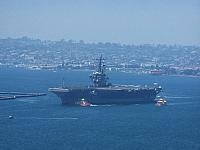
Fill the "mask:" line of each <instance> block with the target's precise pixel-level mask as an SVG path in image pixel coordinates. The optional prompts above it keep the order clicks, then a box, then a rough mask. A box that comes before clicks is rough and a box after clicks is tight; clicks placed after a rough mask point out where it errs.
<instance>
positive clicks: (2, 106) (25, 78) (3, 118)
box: [0, 68, 200, 150]
mask: <svg viewBox="0 0 200 150" xmlns="http://www.w3.org/2000/svg"><path fill="white" fill-rule="evenodd" d="M90 73H91V72H89V71H57V72H53V71H31V70H23V69H5V68H4V69H3V68H1V69H0V89H1V90H0V91H20V92H45V93H47V96H43V97H34V98H25V99H24V98H22V99H17V100H13V101H0V150H23V149H24V150H25V149H26V150H55V149H56V150H102V149H105V150H129V149H130V150H133V149H137V150H146V149H147V150H179V149H180V150H199V149H200V78H191V77H172V76H149V75H134V74H131V73H119V72H110V73H109V76H110V78H111V82H114V83H118V84H136V85H137V84H142V85H144V84H152V83H154V82H158V83H159V84H161V85H162V87H163V91H164V92H163V93H161V95H162V96H166V98H167V100H168V103H169V104H168V106H162V107H156V106H155V105H154V104H143V105H142V104H141V105H125V106H116V105H113V106H95V107H72V106H70V107H69V106H63V105H61V102H60V100H59V99H58V98H57V97H56V96H55V95H54V94H52V93H49V92H48V91H47V89H48V88H49V87H55V86H60V85H61V80H62V78H63V77H64V79H65V84H66V85H88V84H89V79H88V75H89V74H90ZM9 115H12V116H14V119H9V118H8V116H9Z"/></svg>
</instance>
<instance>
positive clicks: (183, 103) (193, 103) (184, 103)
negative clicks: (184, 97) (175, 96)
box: [168, 102, 200, 106]
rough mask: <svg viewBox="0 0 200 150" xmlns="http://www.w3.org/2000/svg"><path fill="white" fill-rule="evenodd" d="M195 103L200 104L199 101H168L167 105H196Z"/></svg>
mask: <svg viewBox="0 0 200 150" xmlns="http://www.w3.org/2000/svg"><path fill="white" fill-rule="evenodd" d="M196 104H200V103H199V102H180V103H173V102H172V103H169V104H168V105H171V106H173V105H196Z"/></svg>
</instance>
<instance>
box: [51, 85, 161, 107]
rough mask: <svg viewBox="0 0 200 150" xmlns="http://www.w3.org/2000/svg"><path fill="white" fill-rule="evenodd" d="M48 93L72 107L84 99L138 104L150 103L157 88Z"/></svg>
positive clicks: (98, 102) (97, 89) (67, 90)
mask: <svg viewBox="0 0 200 150" xmlns="http://www.w3.org/2000/svg"><path fill="white" fill-rule="evenodd" d="M49 91H51V92H53V93H55V94H56V95H57V96H58V97H60V99H61V101H62V104H64V105H74V104H76V103H77V102H80V100H81V99H83V98H84V99H85V100H86V101H88V102H90V103H91V104H97V105H102V104H140V103H152V102H154V99H155V98H156V95H157V94H158V93H159V92H160V91H161V89H159V88H155V87H152V88H124V87H123V88H119V87H106V88H91V87H85V88H84V87H83V88H50V89H49Z"/></svg>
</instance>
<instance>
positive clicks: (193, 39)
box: [0, 0, 200, 45]
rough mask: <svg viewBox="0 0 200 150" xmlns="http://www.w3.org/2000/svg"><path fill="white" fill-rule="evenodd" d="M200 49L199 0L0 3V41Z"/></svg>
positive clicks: (26, 0) (19, 0) (10, 0)
mask: <svg viewBox="0 0 200 150" xmlns="http://www.w3.org/2000/svg"><path fill="white" fill-rule="evenodd" d="M22 36H28V37H33V38H40V39H50V40H60V39H67V40H68V39H74V40H85V41H86V42H107V41H108V42H120V43H127V44H143V43H155V44H158V43H163V44H164V43H165V44H182V45H200V0H0V38H6V37H22Z"/></svg>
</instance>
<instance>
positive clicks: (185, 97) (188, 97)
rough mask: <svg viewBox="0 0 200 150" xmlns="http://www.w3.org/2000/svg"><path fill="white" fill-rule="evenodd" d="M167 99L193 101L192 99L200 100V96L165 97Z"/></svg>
mask: <svg viewBox="0 0 200 150" xmlns="http://www.w3.org/2000/svg"><path fill="white" fill-rule="evenodd" d="M165 97H166V98H173V99H191V98H200V96H165Z"/></svg>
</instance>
